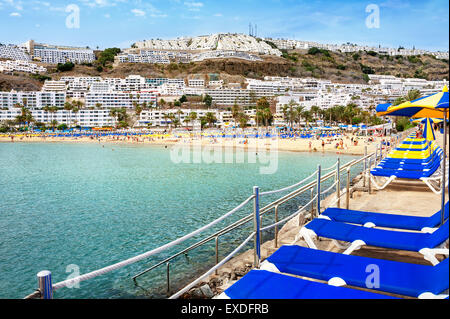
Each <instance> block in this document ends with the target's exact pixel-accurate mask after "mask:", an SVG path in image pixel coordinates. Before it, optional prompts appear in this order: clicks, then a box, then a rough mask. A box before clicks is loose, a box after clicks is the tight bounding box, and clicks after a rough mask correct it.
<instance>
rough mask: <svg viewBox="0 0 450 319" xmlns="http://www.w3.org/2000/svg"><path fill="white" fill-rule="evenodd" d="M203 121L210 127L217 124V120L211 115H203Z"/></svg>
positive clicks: (209, 113) (208, 113)
mask: <svg viewBox="0 0 450 319" xmlns="http://www.w3.org/2000/svg"><path fill="white" fill-rule="evenodd" d="M205 121H206V122H207V123H208V125H209V126H210V127H211V126H212V125H213V124H214V123H215V122H217V118H216V116H215V115H214V114H213V113H211V112H207V113H206V114H205Z"/></svg>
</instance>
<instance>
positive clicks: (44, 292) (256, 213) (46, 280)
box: [27, 153, 374, 299]
mask: <svg viewBox="0 0 450 319" xmlns="http://www.w3.org/2000/svg"><path fill="white" fill-rule="evenodd" d="M373 155H374V153H372V154H370V155H366V156H364V157H362V158H361V159H359V160H352V161H350V162H348V163H346V164H344V165H342V166H340V165H339V163H340V162H339V160H338V162H337V163H336V164H335V165H334V166H332V167H331V168H334V167H335V166H337V167H336V169H335V170H333V171H331V172H329V173H327V174H325V175H323V176H322V174H321V172H322V170H321V167H320V165H319V167H318V170H317V171H316V172H315V173H314V174H313V175H312V176H314V175H315V174H317V179H316V180H314V181H311V182H309V183H307V184H306V185H303V186H301V187H299V188H298V189H296V190H294V191H292V192H290V193H289V194H287V195H285V196H282V197H281V198H279V199H277V200H275V201H273V202H271V203H270V204H268V205H266V206H265V207H263V208H261V209H260V207H259V197H260V195H261V194H260V193H259V188H258V187H256V186H255V187H254V193H253V195H251V196H250V197H249V198H247V199H246V200H245V201H244V202H242V203H241V204H240V205H238V206H237V207H236V208H234V209H233V210H231V211H230V212H228V213H227V214H225V215H223V216H221V217H219V218H218V219H216V220H215V221H213V222H211V223H210V224H208V225H206V226H203V227H201V228H199V229H198V230H196V231H194V232H192V233H190V234H188V235H185V236H183V237H182V238H179V239H177V240H175V241H173V242H171V243H169V244H166V245H163V246H161V247H158V248H156V249H153V250H151V251H148V252H146V253H144V254H141V255H138V256H135V257H132V258H129V259H127V260H124V261H121V262H119V263H116V264H113V265H110V266H107V267H104V268H102V269H99V270H95V271H92V272H90V273H88V274H84V275H81V276H78V277H76V278H75V279H70V280H66V281H63V282H59V283H57V284H53V285H52V284H51V273H50V272H48V271H42V272H40V273H39V274H38V278H40V279H39V292H40V293H39V294H38V293H36V292H35V293H33V294H31V295H29V296H27V298H33V297H34V298H36V297H39V296H38V295H40V296H41V298H44V299H48V298H52V296H53V290H56V289H59V288H62V287H65V286H67V285H69V284H71V283H72V282H75V281H78V282H79V281H84V280H88V279H91V278H95V277H97V276H100V275H103V274H105V273H107V272H110V271H113V270H115V269H118V268H121V267H124V266H126V265H129V264H131V263H134V262H137V261H140V260H143V259H146V258H149V257H151V256H153V255H155V254H156V253H157V252H161V251H163V250H166V249H168V248H170V247H172V246H175V245H177V244H180V243H182V242H184V241H186V240H187V239H189V238H194V235H197V234H200V232H202V231H204V230H206V229H208V228H210V227H212V226H213V225H215V224H217V223H218V222H219V221H222V220H223V219H225V218H226V217H228V216H231V214H233V213H234V212H236V211H237V210H239V209H241V208H242V207H244V206H245V205H246V204H247V203H249V201H250V200H253V201H254V210H253V214H250V215H248V216H245V217H243V218H241V219H240V220H238V221H236V222H233V223H232V224H230V225H228V226H226V227H224V228H222V229H221V230H219V231H217V232H215V233H214V234H212V235H209V236H207V237H206V238H204V239H202V240H200V241H198V242H196V243H194V244H192V245H191V246H189V247H187V248H185V249H183V250H181V251H179V252H178V253H176V254H174V255H172V256H170V257H168V258H166V259H164V260H163V261H161V262H159V263H157V264H156V265H153V266H152V267H150V268H148V269H146V270H144V271H142V272H140V273H138V274H137V275H135V276H133V280H134V282H135V283H136V279H137V278H138V277H139V276H142V275H143V274H145V273H148V272H149V271H151V270H153V269H155V268H157V267H159V266H161V265H163V264H166V266H167V288H168V294H169V295H170V279H169V273H170V268H169V265H170V261H171V260H172V259H174V258H176V257H178V256H180V255H182V254H187V253H188V252H189V251H191V250H193V249H195V248H198V247H200V246H202V245H204V244H205V243H207V242H209V241H211V240H213V239H215V240H216V266H215V267H213V268H212V269H210V270H209V272H211V271H213V270H215V271H217V269H218V268H219V266H220V265H222V264H223V263H224V260H222V261H221V262H218V239H219V237H220V236H222V235H225V234H227V233H229V232H231V231H233V230H235V229H236V228H238V227H240V226H242V225H244V224H246V223H248V222H249V221H251V220H252V219H253V221H254V231H253V233H252V235H251V236H254V241H255V248H254V249H255V264H254V266H256V267H258V265H259V262H260V259H261V255H260V247H261V240H260V236H261V227H260V225H261V223H262V217H263V216H264V215H265V214H267V213H269V212H270V211H271V210H272V209H275V218H276V221H275V224H272V225H270V226H266V227H264V228H263V229H264V230H266V229H269V228H273V227H275V229H276V232H277V229H278V227H277V226H278V225H279V224H282V223H283V222H285V221H287V220H290V219H292V218H293V217H295V216H297V215H299V214H301V213H303V212H304V210H305V209H306V207H307V206H309V205H311V216H313V215H312V214H313V212H314V205H313V203H314V201H315V200H316V201H317V208H316V209H317V212H318V214H320V211H321V208H320V201H321V196H320V195H321V194H320V185H321V183H322V182H325V181H327V180H329V179H330V178H333V177H334V178H335V179H337V180H340V174H341V173H342V171H347V184H348V183H349V182H348V177H349V172H350V169H351V168H352V167H353V166H355V165H357V164H359V163H360V162H362V161H365V160H366V159H368V158H370V157H372V156H373ZM369 162H370V160H369ZM369 169H370V165H369ZM308 179H309V178H308ZM308 179H305V180H303V181H306V180H308ZM299 184H301V183H297V184H294V185H295V186H297V185H299ZM336 184H337V185H339V183H337V182H335V184H333V185H332V186H331V187H330V188H329V189H328V190H327V191H329V190H331V189H332V187H334V186H335V185H336ZM295 186H291V187H289V188H284V189H282V190H287V189H290V188H293V187H295ZM347 187H348V186H347ZM369 187H370V184H369ZM315 188H317V194H316V196H314V190H315ZM306 191H311V201H310V202H309V203H308V204H307V205H304V206H303V207H301V208H300V209H299V210H298V211H296V212H295V213H294V214H292V215H291V216H289V217H287V218H284V219H283V220H282V221H278V208H279V206H280V205H282V204H284V203H286V202H288V201H290V200H291V199H294V198H296V197H298V196H299V195H301V194H303V193H305V192H306ZM277 192H278V191H277ZM338 192H339V191H338ZM347 205H348V199H347ZM276 235H277V234H276ZM248 241H249V238H247V239H246V240H245V242H248ZM243 245H244V243H241V244H240V246H239V248H238V249H237V250H235V251H234V252H233V254H234V253H235V252H237V251H238V250H239V249H241V248H242V247H243ZM227 258H231V254H230V255H228V256H227V257H226V259H227ZM209 272H208V273H209ZM208 273H207V274H208ZM205 275H206V274H205ZM205 275H204V276H205ZM201 278H202V277H201ZM198 280H200V279H199V278H197V279H196V281H194V283H195V282H197V281H198ZM136 284H137V283H136ZM190 285H193V283H191V284H190ZM188 287H189V286H188ZM186 288H187V287H185V288H183V289H186ZM179 293H180V292H178V293H176V294H175V295H174V296H177V295H179ZM172 297H173V296H172Z"/></svg>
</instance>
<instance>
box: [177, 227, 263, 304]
mask: <svg viewBox="0 0 450 319" xmlns="http://www.w3.org/2000/svg"><path fill="white" fill-rule="evenodd" d="M253 236H255V232H253V233H251V234H250V236H248V237H247V239H245V240H244V241H243V242H242V244H240V245H239V246H238V247H237V248H236V249H235V250H233V251H232V252H231V253H230V254H229V255H228V256H226V257H225V258H224V259H223V260H222V261H221V262H219V263H218V264H217V265H215V266H214V267H212V268H211V269H210V270H208V271H207V272H206V273H204V274H203V275H201V276H200V277H199V278H197V279H196V280H194V281H193V282H191V283H190V284H189V285H187V286H186V287H184V288H183V289H181V290H180V291H178V292H177V293H176V294H174V295H172V296H170V297H169V299H176V298H178V297H180V296H181V295H183V294H184V293H185V292H187V291H189V289H191V288H192V287H194V286H195V285H196V284H198V283H199V282H200V281H201V280H203V279H204V278H205V277H206V276H209V275H210V274H212V273H213V272H214V271H215V270H216V269H219V268H220V267H222V266H223V264H225V263H226V262H227V261H229V260H230V259H231V258H232V257H233V256H234V255H236V254H237V253H238V252H239V251H240V250H241V249H242V248H243V247H244V246H245V245H246V244H247V243H248V242H249V241H250V240H251V239H252V238H253Z"/></svg>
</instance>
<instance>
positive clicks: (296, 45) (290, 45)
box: [266, 38, 449, 60]
mask: <svg viewBox="0 0 450 319" xmlns="http://www.w3.org/2000/svg"><path fill="white" fill-rule="evenodd" d="M266 40H267V41H270V42H272V43H274V44H275V45H276V46H277V47H278V48H279V49H280V50H283V49H284V50H294V49H303V50H308V49H310V48H312V47H316V48H319V49H325V50H330V51H340V52H358V51H374V52H377V53H378V54H381V55H390V56H396V55H402V56H412V55H422V54H430V55H433V56H435V57H436V58H437V59H447V60H448V58H449V53H448V51H447V52H441V51H437V52H433V51H428V50H420V49H405V48H398V49H395V48H386V47H381V46H378V47H371V46H367V45H356V44H350V43H346V44H324V43H317V42H312V41H300V40H292V39H271V38H266Z"/></svg>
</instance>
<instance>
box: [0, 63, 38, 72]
mask: <svg viewBox="0 0 450 319" xmlns="http://www.w3.org/2000/svg"><path fill="white" fill-rule="evenodd" d="M0 72H3V73H13V72H25V73H34V74H37V73H45V72H47V69H46V68H44V67H43V66H38V65H37V64H35V63H30V62H28V61H20V60H15V61H9V60H8V61H0Z"/></svg>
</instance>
